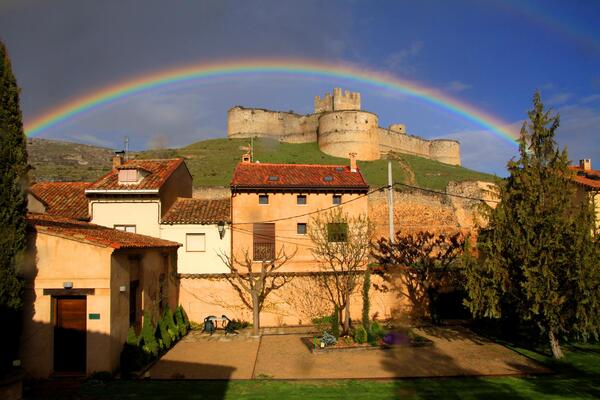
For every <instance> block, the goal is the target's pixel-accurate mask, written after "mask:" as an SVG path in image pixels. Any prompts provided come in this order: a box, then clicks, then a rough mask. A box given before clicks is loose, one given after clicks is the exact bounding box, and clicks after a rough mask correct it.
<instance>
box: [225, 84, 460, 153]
mask: <svg viewBox="0 0 600 400" xmlns="http://www.w3.org/2000/svg"><path fill="white" fill-rule="evenodd" d="M227 136H228V137H230V138H247V137H268V138H273V139H277V140H279V141H281V142H287V143H308V142H318V143H319V148H320V149H321V151H323V152H324V153H326V154H329V155H332V156H336V157H348V154H349V153H356V154H357V156H356V157H357V159H359V160H378V159H380V158H381V157H382V155H385V154H387V153H388V152H398V153H405V154H412V155H416V156H419V157H424V158H429V159H431V160H436V161H440V162H443V163H446V164H452V165H460V144H459V143H458V142H457V141H455V140H447V139H437V140H427V139H423V138H420V137H418V136H413V135H409V134H407V133H406V127H405V126H404V125H403V124H392V125H390V126H389V127H388V128H382V127H380V126H379V118H378V116H377V114H373V113H371V112H368V111H362V110H361V104H360V93H356V92H350V91H348V90H346V91H345V92H342V89H340V88H334V89H333V95H331V94H330V93H326V94H325V96H323V98H321V97H320V96H315V102H314V113H313V114H308V115H299V114H296V113H293V112H283V111H272V110H265V109H259V108H244V107H240V106H236V107H233V108H231V109H230V110H229V111H228V113H227Z"/></svg>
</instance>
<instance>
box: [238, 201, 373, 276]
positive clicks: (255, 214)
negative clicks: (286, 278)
mask: <svg viewBox="0 0 600 400" xmlns="http://www.w3.org/2000/svg"><path fill="white" fill-rule="evenodd" d="M297 194H306V195H307V204H306V205H298V204H296V196H297ZM358 196H360V195H358V194H342V202H346V201H349V200H351V199H354V198H356V197H358ZM332 197H333V194H332V193H326V194H314V193H311V194H309V193H293V194H290V193H269V204H267V205H262V204H258V194H256V193H241V194H235V195H234V196H233V197H232V204H231V206H232V210H233V218H232V224H233V234H232V241H233V252H234V254H236V255H237V256H238V257H239V256H240V255H241V254H243V252H244V250H246V249H247V250H249V252H250V256H252V223H248V222H260V221H267V220H273V219H280V218H286V217H292V216H295V215H300V214H306V213H310V212H313V211H316V210H318V209H324V208H327V207H331V206H332V205H333V203H332ZM367 201H368V200H367V196H364V197H362V198H360V199H359V200H356V201H353V202H351V203H349V204H344V205H342V206H341V207H342V210H343V211H344V212H347V213H348V214H349V215H358V214H365V215H366V214H367V209H368V205H367ZM297 223H307V224H308V225H310V223H311V216H303V217H297V218H293V219H287V220H284V221H279V222H276V223H275V236H276V238H275V249H276V251H277V250H279V249H280V248H281V246H285V249H286V253H288V254H291V253H293V251H294V250H295V249H296V248H297V249H298V251H297V253H296V255H295V257H294V258H293V259H292V260H291V262H290V263H289V264H286V265H285V266H284V268H283V269H282V270H281V271H309V270H315V269H318V267H317V266H316V265H315V262H314V256H313V255H312V253H311V251H310V246H312V245H311V241H310V239H309V238H308V235H298V234H297V233H296V224H297Z"/></svg>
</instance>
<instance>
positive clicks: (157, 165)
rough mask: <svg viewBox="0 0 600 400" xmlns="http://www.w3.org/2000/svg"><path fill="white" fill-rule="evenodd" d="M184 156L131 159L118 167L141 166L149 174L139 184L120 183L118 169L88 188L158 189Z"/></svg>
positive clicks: (131, 167) (133, 167) (132, 167)
mask: <svg viewBox="0 0 600 400" xmlns="http://www.w3.org/2000/svg"><path fill="white" fill-rule="evenodd" d="M182 162H183V158H174V159H168V160H130V161H127V162H125V163H124V164H123V165H122V166H120V167H119V168H118V169H135V168H139V169H142V170H144V171H146V172H149V175H148V176H146V177H145V178H143V179H142V180H141V182H140V183H138V184H119V173H118V170H112V171H110V172H109V173H108V174H106V175H104V176H103V177H102V178H100V179H99V180H97V181H96V182H94V183H93V184H92V185H91V186H90V187H89V188H88V190H158V189H160V188H161V186H162V185H163V184H164V183H165V182H166V181H167V179H168V178H169V177H170V176H171V174H172V173H173V172H175V170H176V169H177V167H179V165H181V163H182Z"/></svg>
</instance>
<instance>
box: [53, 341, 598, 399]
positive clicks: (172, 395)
mask: <svg viewBox="0 0 600 400" xmlns="http://www.w3.org/2000/svg"><path fill="white" fill-rule="evenodd" d="M515 350H516V351H519V352H521V353H524V354H527V355H528V356H530V357H533V358H535V359H537V360H539V361H540V362H543V363H544V364H546V365H548V366H550V367H551V368H552V369H553V370H554V371H555V373H554V374H550V375H539V376H530V377H489V378H468V377H465V378H444V379H403V380H396V381H377V380H375V381H367V380H361V381H356V380H332V381H271V380H254V381H229V382H227V381H223V382H217V381H114V382H109V383H106V384H99V383H93V382H88V383H85V384H84V386H83V387H82V388H81V390H79V393H77V394H75V393H73V395H74V396H73V398H85V399H112V398H126V399H144V400H151V399H302V400H308V399H404V398H406V399H481V398H485V399H486V400H493V399H501V400H508V399H514V398H517V399H593V398H600V345H577V346H568V347H565V351H566V359H565V361H562V362H558V363H557V362H554V361H552V360H551V359H550V358H549V357H548V356H546V355H542V354H540V353H535V352H532V351H529V350H525V349H521V348H515ZM332 368H335V366H332ZM65 394H66V392H61V396H58V397H57V398H62V396H64V395H65ZM45 397H48V396H45Z"/></svg>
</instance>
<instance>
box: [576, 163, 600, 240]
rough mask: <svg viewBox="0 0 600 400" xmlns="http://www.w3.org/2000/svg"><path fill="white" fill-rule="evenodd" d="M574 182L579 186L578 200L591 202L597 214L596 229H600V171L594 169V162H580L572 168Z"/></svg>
mask: <svg viewBox="0 0 600 400" xmlns="http://www.w3.org/2000/svg"><path fill="white" fill-rule="evenodd" d="M570 169H571V171H573V172H574V176H573V181H574V182H575V184H576V186H577V192H576V195H577V198H578V199H579V200H580V201H590V202H592V204H593V205H594V211H595V213H596V229H600V171H598V170H594V169H592V160H591V159H585V160H580V161H579V165H576V166H571V167H570Z"/></svg>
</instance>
